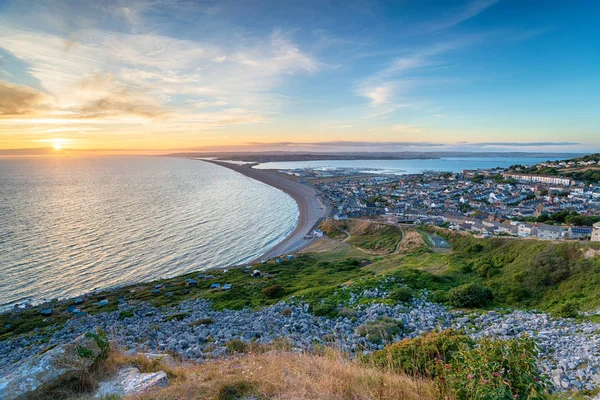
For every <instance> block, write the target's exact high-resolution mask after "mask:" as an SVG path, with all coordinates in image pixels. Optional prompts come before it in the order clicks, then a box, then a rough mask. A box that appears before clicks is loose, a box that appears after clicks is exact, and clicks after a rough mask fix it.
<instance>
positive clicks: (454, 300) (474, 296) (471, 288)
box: [448, 283, 492, 308]
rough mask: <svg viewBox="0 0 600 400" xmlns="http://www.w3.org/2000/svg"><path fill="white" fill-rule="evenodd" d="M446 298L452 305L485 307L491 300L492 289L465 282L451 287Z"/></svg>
mask: <svg viewBox="0 0 600 400" xmlns="http://www.w3.org/2000/svg"><path fill="white" fill-rule="evenodd" d="M448 300H449V303H450V305H451V306H452V307H466V308H477V307H485V306H486V305H488V304H489V302H490V301H491V300H492V291H491V290H490V289H488V288H486V287H484V286H480V285H478V284H476V283H467V284H465V285H461V286H458V287H455V288H454V289H452V290H451V291H450V297H449V299H448Z"/></svg>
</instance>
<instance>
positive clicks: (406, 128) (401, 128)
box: [392, 124, 423, 133]
mask: <svg viewBox="0 0 600 400" xmlns="http://www.w3.org/2000/svg"><path fill="white" fill-rule="evenodd" d="M392 130H393V131H395V132H403V133H421V132H423V128H420V127H419V125H418V124H412V125H404V124H398V125H394V126H392Z"/></svg>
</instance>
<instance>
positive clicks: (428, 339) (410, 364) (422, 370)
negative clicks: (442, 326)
mask: <svg viewBox="0 0 600 400" xmlns="http://www.w3.org/2000/svg"><path fill="white" fill-rule="evenodd" d="M472 344H473V340H472V339H471V338H469V337H468V336H466V335H463V334H461V333H459V332H458V331H455V330H452V329H448V330H445V331H442V332H431V333H429V334H427V335H425V336H419V337H416V338H414V339H404V340H402V341H400V342H398V343H394V344H392V345H389V346H387V347H386V348H385V349H383V350H379V351H376V352H374V353H373V354H372V355H371V356H370V357H369V362H371V363H373V364H375V365H376V366H379V367H383V368H390V369H392V370H393V371H395V372H400V373H405V374H407V375H409V376H415V375H418V376H423V377H435V376H437V375H438V361H440V362H442V363H444V364H445V363H447V362H449V361H450V360H452V356H453V355H454V353H455V352H456V351H458V349H459V348H460V346H461V345H472Z"/></svg>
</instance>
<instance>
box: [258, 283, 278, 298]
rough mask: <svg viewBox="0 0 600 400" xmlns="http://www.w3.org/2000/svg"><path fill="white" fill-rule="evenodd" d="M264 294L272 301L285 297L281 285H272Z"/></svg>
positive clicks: (265, 289) (263, 291)
mask: <svg viewBox="0 0 600 400" xmlns="http://www.w3.org/2000/svg"><path fill="white" fill-rule="evenodd" d="M262 294H263V295H265V296H267V297H268V298H270V299H276V298H278V297H281V296H283V288H282V287H281V286H279V285H272V286H269V287H267V288H264V289H263V290H262Z"/></svg>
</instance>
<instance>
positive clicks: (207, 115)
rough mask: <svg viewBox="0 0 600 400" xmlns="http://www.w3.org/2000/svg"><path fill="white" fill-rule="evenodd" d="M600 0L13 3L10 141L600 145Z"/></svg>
mask: <svg viewBox="0 0 600 400" xmlns="http://www.w3.org/2000/svg"><path fill="white" fill-rule="evenodd" d="M598 15H600V2H595V1H589V0H587V1H579V0H573V1H569V2H566V1H559V0H543V1H542V0H539V1H538V0H528V1H519V0H443V1H441V0H440V1H431V0H419V1H402V0H396V1H380V2H379V1H365V0H344V1H333V0H317V1H313V0H302V1H293V0H287V1H281V0H274V1H270V0H261V1H258V0H243V1H242V0H240V1H237V0H225V1H189V0H181V1H179V0H139V1H128V0H111V1H63V0H49V1H39V0H21V1H7V0H0V150H2V149H4V150H6V149H27V148H42V147H55V148H57V149H58V148H60V147H62V148H72V149H109V150H110V149H113V150H115V151H116V150H120V149H121V150H122V149H144V150H148V151H150V150H207V151H228V150H235V151H238V150H251V151H256V150H286V151H300V150H302V151H304V150H308V151H323V150H327V151H354V150H363V151H392V150H393V151H444V150H466V151H475V152H484V151H538V152H539V151H544V152H557V151H560V152H591V151H600V95H599V94H600V24H598V20H597V16H598Z"/></svg>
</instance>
